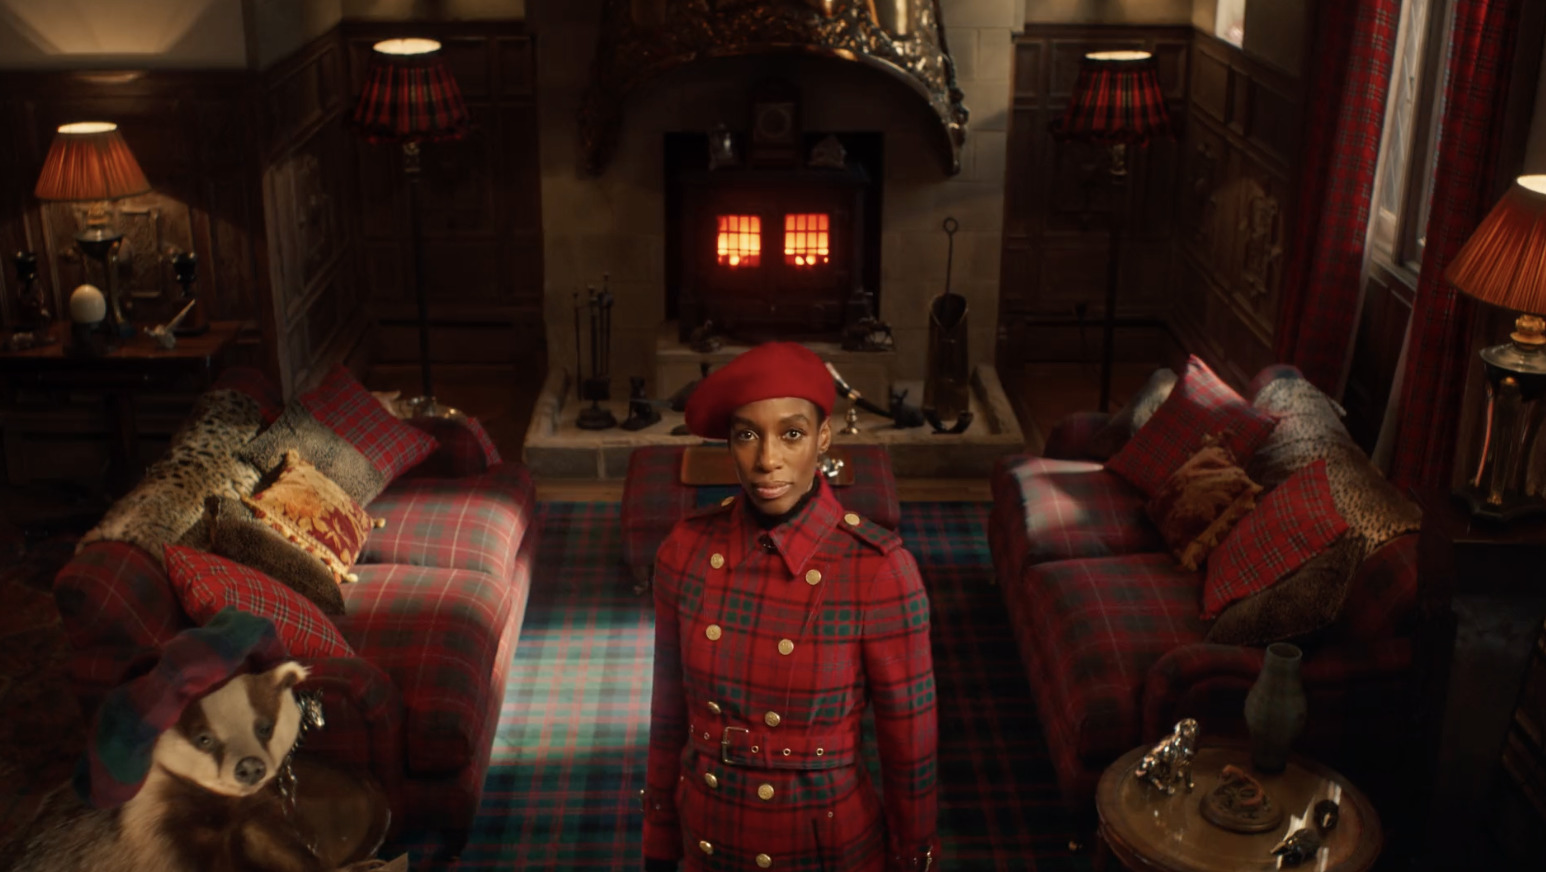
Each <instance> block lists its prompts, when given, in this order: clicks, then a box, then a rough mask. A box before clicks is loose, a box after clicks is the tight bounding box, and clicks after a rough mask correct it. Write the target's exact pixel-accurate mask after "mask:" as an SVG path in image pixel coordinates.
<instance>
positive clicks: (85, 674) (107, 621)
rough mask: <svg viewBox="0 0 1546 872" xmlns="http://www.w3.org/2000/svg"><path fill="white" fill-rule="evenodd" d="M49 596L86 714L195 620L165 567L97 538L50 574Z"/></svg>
mask: <svg viewBox="0 0 1546 872" xmlns="http://www.w3.org/2000/svg"><path fill="white" fill-rule="evenodd" d="M54 602H55V604H56V605H58V607H59V617H60V619H61V623H62V624H63V626H64V632H65V636H66V637H67V638H68V639H69V641H70V666H69V669H70V674H71V678H72V681H73V684H74V686H75V692H76V695H77V697H78V698H79V699H80V703H81V709H82V713H83V714H84V715H85V716H86V717H87V718H90V717H91V715H92V713H93V712H95V711H96V706H97V703H98V702H100V701H101V699H102V696H103V695H104V694H106V693H107V692H108V691H109V690H111V689H113V688H114V687H117V686H118V685H120V684H122V683H123V682H124V681H125V680H127V679H129V678H132V677H133V676H134V675H136V674H138V672H139V671H141V670H142V669H143V668H146V667H148V665H149V664H150V663H152V662H154V660H155V659H156V658H157V657H159V656H160V652H161V646H162V645H164V644H166V642H167V641H168V640H170V639H171V638H172V637H173V636H175V635H177V634H178V633H179V632H181V631H183V630H185V629H187V628H189V627H191V626H193V622H192V621H191V620H190V619H189V618H188V616H187V614H186V613H185V612H184V611H183V608H182V604H181V603H179V602H178V601H177V594H176V593H175V592H174V591H173V590H172V583H171V582H170V581H169V580H168V579H167V576H166V570H165V569H163V568H162V566H161V564H160V563H158V562H156V560H155V559H154V558H153V557H151V556H150V554H149V553H148V552H146V551H145V550H144V549H142V548H140V547H139V546H137V545H130V544H129V543H127V542H114V541H99V542H92V543H91V544H89V545H86V546H85V547H83V548H81V549H80V550H79V551H78V552H77V553H76V555H75V556H74V557H73V558H71V559H70V561H69V562H68V563H66V564H65V565H64V566H63V567H62V568H61V569H60V570H59V572H58V574H57V575H55V576H54Z"/></svg>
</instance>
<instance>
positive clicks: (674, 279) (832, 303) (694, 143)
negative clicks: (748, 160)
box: [667, 134, 880, 342]
mask: <svg viewBox="0 0 1546 872" xmlns="http://www.w3.org/2000/svg"><path fill="white" fill-rule="evenodd" d="M673 138H674V139H677V140H678V142H677V143H676V145H675V147H672V146H671V145H668V148H667V153H668V155H671V154H672V153H673V152H675V153H678V154H679V155H680V154H696V155H700V156H701V155H703V154H705V153H706V137H703V136H701V135H691V134H686V135H681V136H678V137H673ZM819 138H820V137H813V139H815V140H819ZM879 140H880V136H879V135H878V134H857V135H845V137H844V142H845V146H848V147H850V152H849V160H848V162H847V164H846V165H845V166H844V167H843V168H841V169H837V168H817V167H792V168H788V169H776V168H756V167H752V168H743V167H731V168H721V169H715V170H709V169H702V168H701V165H702V163H703V161H702V160H701V159H700V160H699V161H697V164H698V166H693V167H692V168H687V169H679V170H678V171H677V172H676V173H674V179H673V180H672V184H671V185H669V186H668V188H669V190H670V191H671V192H672V195H671V196H670V197H668V205H667V208H668V211H669V212H672V213H674V214H673V215H672V218H673V220H672V222H671V226H670V227H669V229H668V236H669V237H671V238H668V239H667V246H668V251H670V255H669V256H668V265H667V287H668V288H669V289H672V290H673V291H674V294H673V296H674V298H675V299H674V300H673V301H672V302H674V304H675V305H674V306H670V307H669V308H671V309H673V311H674V314H675V316H676V317H677V322H678V325H679V332H680V338H681V339H682V341H687V340H688V339H689V337H690V336H691V335H692V333H693V331H695V330H697V329H698V328H699V327H701V326H702V325H703V324H704V323H705V322H712V325H713V328H714V330H715V331H716V332H719V333H723V334H725V335H727V336H730V337H732V338H735V339H739V340H742V341H746V342H764V341H768V340H773V339H787V340H797V341H798V340H839V339H841V337H842V334H843V329H844V327H845V326H846V325H847V324H848V323H849V322H850V321H851V320H852V319H853V318H854V317H856V308H858V309H863V308H867V305H866V304H868V305H878V301H877V300H876V299H875V297H876V296H878V288H879V266H878V264H879V254H880V244H879V232H878V231H879V222H878V220H874V216H876V215H878V214H879V208H878V205H879V191H878V186H877V185H874V184H872V183H871V179H872V177H873V176H872V174H871V169H872V166H871V165H872V164H878V158H879V145H880V142H879ZM874 168H875V169H877V170H878V167H874ZM671 231H674V232H671ZM866 294H869V295H870V296H868V297H867V296H866Z"/></svg>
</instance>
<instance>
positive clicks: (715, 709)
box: [709, 699, 719, 715]
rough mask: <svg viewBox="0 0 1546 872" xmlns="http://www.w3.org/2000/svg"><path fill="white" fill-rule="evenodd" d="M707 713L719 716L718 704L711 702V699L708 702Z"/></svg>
mask: <svg viewBox="0 0 1546 872" xmlns="http://www.w3.org/2000/svg"><path fill="white" fill-rule="evenodd" d="M709 711H710V712H712V713H714V714H716V715H717V714H719V703H717V702H715V701H713V700H712V699H711V700H709Z"/></svg>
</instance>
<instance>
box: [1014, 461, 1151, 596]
mask: <svg viewBox="0 0 1546 872" xmlns="http://www.w3.org/2000/svg"><path fill="white" fill-rule="evenodd" d="M993 498H994V509H993V512H994V514H995V515H1002V516H1003V518H1004V519H1005V523H1004V525H1003V528H1002V529H1003V531H1004V532H1005V533H1006V534H1008V536H1007V539H1008V541H1006V542H1005V543H1004V544H1005V546H1006V548H1007V549H1008V551H1007V553H1006V555H1005V556H1006V557H1007V558H1008V559H1009V560H1010V561H1011V564H1010V568H1011V569H1012V571H1013V572H1014V574H1015V575H1018V574H1019V573H1020V571H1021V570H1022V569H1023V568H1024V567H1025V566H1026V565H1027V564H1035V563H1044V562H1046V561H1049V560H1073V559H1077V558H1082V557H1113V556H1118V555H1122V554H1137V553H1142V552H1149V551H1157V550H1159V549H1161V548H1163V547H1164V543H1163V542H1161V541H1160V539H1159V536H1158V534H1157V533H1156V531H1155V529H1154V525H1153V524H1150V523H1149V521H1148V519H1147V518H1146V517H1145V516H1144V512H1143V494H1140V493H1139V492H1138V491H1136V490H1134V489H1133V486H1132V485H1130V484H1128V483H1127V482H1125V481H1123V480H1122V479H1120V478H1117V477H1116V476H1114V475H1112V474H1111V473H1109V472H1107V471H1105V470H1104V469H1102V468H1101V465H1100V464H1098V463H1089V462H1085V461H1079V460H1051V459H1048V458H1045V457H1031V456H1028V455H1017V456H1012V457H1006V458H1003V459H1002V460H1000V461H999V463H998V469H997V470H996V471H995V472H994V474H993Z"/></svg>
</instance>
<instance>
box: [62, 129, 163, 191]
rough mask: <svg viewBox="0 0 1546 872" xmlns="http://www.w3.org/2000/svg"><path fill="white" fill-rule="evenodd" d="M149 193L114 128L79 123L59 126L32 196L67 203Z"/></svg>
mask: <svg viewBox="0 0 1546 872" xmlns="http://www.w3.org/2000/svg"><path fill="white" fill-rule="evenodd" d="M149 190H150V182H149V181H147V180H146V179H145V173H144V171H142V170H141V169H140V165H139V162H138V161H136V160H135V159H134V153H133V152H131V151H129V144H128V143H126V142H124V140H123V137H122V136H121V135H120V134H119V133H118V125H116V124H113V123H112V122H109V121H81V122H76V123H74V124H65V125H62V126H61V127H60V128H59V130H58V132H56V133H55V134H54V142H53V144H52V145H51V146H49V149H48V156H47V157H46V158H44V159H43V172H41V173H39V174H38V184H37V187H35V188H33V193H34V194H36V195H37V198H38V199H39V200H52V201H64V202H70V201H93V200H117V199H118V198H120V197H133V196H135V195H136V194H143V193H145V192H147V191H149Z"/></svg>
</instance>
